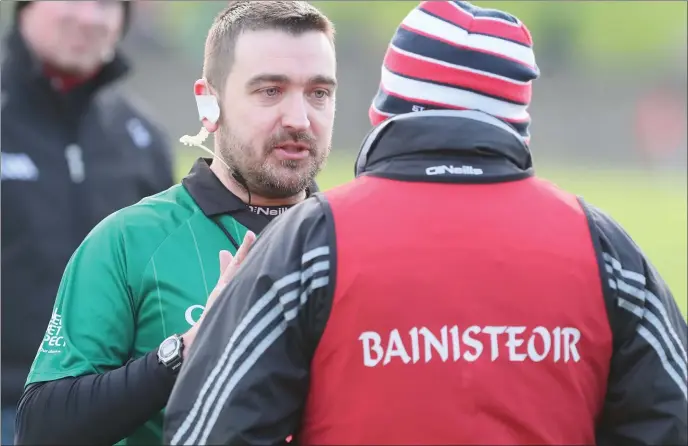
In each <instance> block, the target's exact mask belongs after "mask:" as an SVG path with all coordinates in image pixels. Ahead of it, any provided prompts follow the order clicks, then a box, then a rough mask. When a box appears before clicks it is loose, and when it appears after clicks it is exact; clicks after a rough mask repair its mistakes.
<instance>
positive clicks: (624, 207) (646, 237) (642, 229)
mask: <svg viewBox="0 0 688 446" xmlns="http://www.w3.org/2000/svg"><path fill="white" fill-rule="evenodd" d="M197 155H198V154H197V153H192V152H189V151H185V152H181V155H180V156H179V158H178V159H177V173H178V176H179V178H181V177H183V176H184V175H185V174H186V173H187V172H188V170H189V169H190V168H191V165H192V163H193V160H194V157H195V156H197ZM353 157H354V154H348V155H337V154H333V155H332V156H331V157H330V160H329V162H328V166H327V167H326V168H325V169H324V170H323V172H322V173H321V175H320V176H319V178H318V184H319V186H320V187H321V189H322V190H326V189H329V188H331V187H333V186H337V185H339V184H342V183H344V182H346V181H348V180H350V179H352V178H353ZM536 169H537V172H538V174H539V175H540V176H541V177H543V178H546V179H548V180H550V181H552V182H554V183H556V184H557V185H559V186H560V187H562V188H564V189H566V190H568V191H570V192H572V193H576V194H578V195H581V196H583V197H584V198H585V199H586V200H587V201H588V202H590V203H592V204H594V205H596V206H599V207H600V208H602V209H604V210H605V211H607V212H608V213H609V214H610V215H611V216H612V217H614V218H615V219H616V220H617V221H618V222H619V223H620V224H621V225H622V226H623V227H624V228H625V229H626V230H627V231H628V233H629V234H630V235H631V237H633V239H634V240H635V242H636V243H637V244H638V245H639V246H640V247H641V248H642V250H643V251H644V252H645V254H646V255H647V256H648V257H649V259H650V260H651V262H652V263H653V264H654V265H655V267H656V268H657V269H658V270H659V272H660V274H661V275H662V276H663V277H664V279H665V280H666V281H667V283H668V284H669V286H670V288H671V290H672V292H673V293H674V297H675V298H676V300H677V302H678V304H679V306H680V307H681V310H682V311H683V314H684V316H686V315H687V314H688V308H687V305H686V298H687V295H686V292H687V285H686V270H687V269H688V262H687V255H688V254H687V253H688V251H687V249H688V240H687V239H688V237H687V231H688V229H687V228H688V221H687V220H688V219H687V215H688V206H687V200H688V193H687V189H686V176H685V174H675V175H674V174H672V175H670V174H666V173H664V174H659V173H658V174H657V175H654V176H653V175H649V174H648V173H646V172H643V173H641V172H640V171H630V170H618V171H608V170H607V171H605V170H599V171H592V170H583V169H575V168H568V169H562V168H558V167H542V168H536Z"/></svg>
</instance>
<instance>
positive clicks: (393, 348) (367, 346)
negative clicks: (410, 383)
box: [358, 325, 581, 367]
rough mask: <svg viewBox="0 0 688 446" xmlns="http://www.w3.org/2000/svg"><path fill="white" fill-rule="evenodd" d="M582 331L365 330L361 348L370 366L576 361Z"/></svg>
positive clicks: (517, 328) (509, 328)
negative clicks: (461, 362) (434, 362)
mask: <svg viewBox="0 0 688 446" xmlns="http://www.w3.org/2000/svg"><path fill="white" fill-rule="evenodd" d="M580 338H581V333H580V330H578V329H577V328H573V327H556V328H554V329H552V330H549V329H547V328H545V327H539V326H538V327H534V328H528V327H523V326H513V327H512V326H489V325H488V326H479V325H471V326H468V327H465V328H464V329H463V330H462V329H460V328H459V327H458V326H456V325H453V326H451V327H449V326H446V325H445V326H443V327H442V328H441V329H440V330H439V331H435V332H433V331H431V330H430V329H428V328H427V327H421V328H418V327H413V328H412V329H411V330H409V331H406V332H401V331H400V330H397V329H396V328H395V329H394V330H392V331H390V332H389V333H377V332H375V331H366V332H363V333H361V335H360V336H359V337H358V340H359V341H361V344H362V347H363V364H364V365H365V366H366V367H375V366H378V365H383V366H385V365H387V364H390V363H392V362H399V363H403V364H416V363H418V362H422V363H427V362H430V361H441V362H457V361H466V362H474V361H477V360H479V359H480V358H481V357H482V356H483V355H485V356H487V357H489V358H490V361H493V362H494V361H508V362H523V361H532V362H542V361H549V362H560V361H563V362H569V361H573V362H578V361H580V353H579V352H578V348H577V344H578V342H579V341H580Z"/></svg>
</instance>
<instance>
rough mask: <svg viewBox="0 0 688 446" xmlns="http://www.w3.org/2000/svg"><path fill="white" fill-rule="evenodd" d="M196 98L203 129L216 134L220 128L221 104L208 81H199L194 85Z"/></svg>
mask: <svg viewBox="0 0 688 446" xmlns="http://www.w3.org/2000/svg"><path fill="white" fill-rule="evenodd" d="M194 96H195V97H196V106H197V107H198V116H199V118H200V119H201V123H202V124H203V127H204V128H205V129H206V130H207V131H208V133H215V132H216V131H217V129H218V128H219V127H220V124H219V123H218V122H219V119H220V104H219V101H218V98H217V96H216V95H215V92H214V91H213V89H212V87H211V86H210V84H209V83H208V81H206V80H205V79H198V80H197V81H196V82H195V83H194Z"/></svg>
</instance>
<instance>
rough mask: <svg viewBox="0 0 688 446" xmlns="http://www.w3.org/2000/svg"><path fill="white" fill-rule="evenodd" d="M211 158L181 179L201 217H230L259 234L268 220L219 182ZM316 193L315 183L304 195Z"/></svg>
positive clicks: (199, 160) (267, 217) (197, 165)
mask: <svg viewBox="0 0 688 446" xmlns="http://www.w3.org/2000/svg"><path fill="white" fill-rule="evenodd" d="M211 162H212V159H209V158H199V159H197V160H196V162H195V163H194V165H193V167H192V168H191V171H190V172H189V174H188V175H187V176H186V177H185V178H184V179H183V180H182V185H183V186H184V188H186V190H187V191H188V192H189V195H191V198H193V200H194V201H195V202H196V204H197V205H198V207H199V208H201V211H203V214H204V215H205V216H206V217H208V218H211V219H212V218H217V217H220V216H221V215H231V216H232V217H233V218H234V219H236V220H237V221H238V222H239V223H241V224H242V225H243V226H245V227H247V228H248V229H250V230H251V231H253V232H255V233H259V232H260V231H262V230H263V228H265V226H266V225H267V224H268V223H269V222H270V221H271V218H270V217H269V216H266V215H261V214H257V213H255V212H252V211H251V209H250V208H249V206H248V205H247V204H246V203H244V202H243V201H242V200H241V199H240V198H239V197H237V196H236V195H234V194H233V193H232V192H230V191H229V190H228V189H227V188H226V187H225V185H224V184H222V182H221V181H220V179H219V178H218V177H217V176H215V173H213V171H212V170H210V163H211ZM315 192H318V188H317V185H316V184H315V182H314V183H313V184H312V185H311V187H309V188H308V189H306V196H307V197H308V196H310V195H311V194H313V193H315Z"/></svg>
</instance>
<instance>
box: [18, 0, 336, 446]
mask: <svg viewBox="0 0 688 446" xmlns="http://www.w3.org/2000/svg"><path fill="white" fill-rule="evenodd" d="M204 59H205V60H204V67H203V78H202V79H201V80H199V81H197V82H196V84H195V86H194V92H195V94H196V97H197V100H198V106H199V107H198V108H199V115H200V117H201V118H202V125H203V131H202V132H201V134H202V135H203V136H204V137H205V136H208V134H209V133H214V134H215V153H214V155H215V158H214V160H213V161H212V162H211V160H209V159H203V158H201V159H199V160H198V161H197V162H196V164H195V165H194V166H193V168H192V169H191V172H190V173H189V175H188V176H187V177H186V178H184V180H183V181H182V184H180V185H176V186H174V187H172V188H170V189H168V190H167V191H166V192H164V193H162V194H158V195H156V196H154V197H151V198H148V199H145V200H143V201H141V202H140V203H137V204H135V205H133V206H130V207H127V208H125V209H123V210H121V211H119V212H117V213H115V214H114V215H112V216H110V217H109V218H107V219H105V220H104V221H103V222H102V223H101V224H99V225H98V226H97V227H96V228H95V229H94V230H93V232H91V233H90V234H89V235H88V236H87V237H86V239H85V240H84V242H83V243H82V244H81V246H79V248H78V249H77V250H76V253H75V254H74V256H73V257H72V259H71V261H70V263H69V265H68V266H67V269H66V271H65V273H64V277H63V279H62V283H61V286H60V290H59V293H58V295H57V299H56V302H55V306H54V310H53V316H52V318H49V319H50V322H49V325H48V329H47V330H46V337H45V340H44V342H43V344H42V346H41V349H40V351H39V353H38V355H37V357H36V360H35V362H34V364H33V367H32V369H31V373H30V374H29V378H28V381H27V387H26V390H25V392H24V394H23V396H22V399H21V403H20V407H19V412H18V415H17V442H18V443H21V444H47V443H51V444H75V443H79V444H114V443H116V442H118V441H120V440H123V439H125V440H124V441H125V442H126V443H127V444H147V445H151V444H161V442H162V421H163V415H162V410H163V409H164V407H165V405H166V403H167V399H168V397H169V395H170V392H171V391H172V386H173V384H174V382H175V379H176V376H177V373H179V370H180V368H181V369H183V368H184V362H185V360H186V355H187V353H188V352H189V351H190V348H191V347H192V345H193V342H194V337H195V333H196V330H198V327H199V326H200V324H202V320H203V318H204V317H205V314H206V312H207V311H208V310H209V309H210V307H211V305H212V303H213V301H214V298H215V297H216V296H217V291H216V292H214V293H212V292H211V291H212V290H213V286H214V285H215V286H216V289H218V290H219V289H221V288H222V286H223V285H224V284H225V283H226V282H227V281H228V280H229V279H230V278H231V275H232V274H233V271H234V270H235V268H236V267H237V266H238V265H239V264H240V262H241V259H242V257H243V255H244V253H245V252H246V250H247V249H248V248H249V247H250V246H251V244H252V242H253V240H254V239H255V235H254V233H259V232H260V231H261V230H262V229H263V228H264V227H265V226H266V225H267V224H268V223H269V222H270V221H271V220H272V219H273V218H275V217H276V216H278V215H280V214H281V213H283V212H284V211H285V210H286V209H288V208H289V207H290V206H292V205H294V204H296V203H298V202H300V201H303V200H304V199H305V198H306V197H307V196H308V195H309V194H310V193H311V192H312V191H315V190H316V187H315V183H314V178H315V176H316V174H317V173H318V171H319V170H320V169H321V167H322V166H323V164H324V162H325V159H326V157H327V155H328V153H329V151H330V144H331V139H332V128H333V121H334V110H335V88H336V61H335V52H334V29H333V26H332V23H331V22H330V21H329V20H328V19H327V17H325V16H324V15H323V14H321V13H320V12H319V11H318V10H317V9H316V8H314V7H313V6H311V5H309V4H308V3H307V2H291V1H281V2H255V1H251V2H249V1H241V2H233V3H232V4H231V5H230V6H228V7H227V8H226V9H224V10H223V11H222V12H221V13H220V14H219V15H218V16H217V17H216V19H215V21H214V23H213V24H212V26H211V28H210V30H209V32H208V37H207V40H206V46H205V58H204ZM187 139H188V138H187ZM190 139H191V140H193V142H194V144H199V145H202V142H201V141H199V138H190ZM200 139H204V138H200ZM242 240H244V242H243V244H242V245H241V246H242V247H243V248H242V247H240V245H239V243H241V241H242ZM218 253H219V259H218ZM233 255H234V257H233ZM221 271H222V272H223V274H222V275H221V274H220V272H221ZM46 321H47V319H46ZM191 351H192V350H191Z"/></svg>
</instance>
